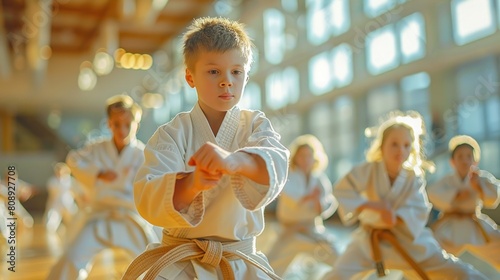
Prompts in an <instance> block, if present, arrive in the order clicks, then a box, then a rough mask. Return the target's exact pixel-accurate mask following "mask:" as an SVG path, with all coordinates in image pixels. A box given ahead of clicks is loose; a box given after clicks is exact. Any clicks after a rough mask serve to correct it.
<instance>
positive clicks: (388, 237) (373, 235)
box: [369, 228, 430, 280]
mask: <svg viewBox="0 0 500 280" xmlns="http://www.w3.org/2000/svg"><path fill="white" fill-rule="evenodd" d="M369 230H370V244H371V248H372V254H373V261H375V269H376V270H377V274H378V276H379V277H382V276H385V275H386V274H385V268H384V260H383V258H382V251H381V250H380V241H381V240H382V241H387V242H389V243H390V244H391V245H392V246H393V247H394V249H395V250H396V252H398V253H399V254H400V255H401V256H402V257H403V258H404V259H405V260H406V262H407V263H408V264H409V265H410V266H411V267H412V268H413V269H414V270H415V271H416V272H417V273H418V275H420V277H422V279H424V280H430V278H429V277H428V276H427V275H426V274H425V272H424V270H423V269H422V268H421V267H420V266H419V265H418V263H417V262H415V260H414V259H413V258H412V257H411V256H410V255H409V254H408V252H407V251H406V250H405V249H404V248H403V247H402V246H401V244H400V243H399V241H398V240H397V238H396V236H395V235H394V233H392V232H391V231H390V230H388V229H373V228H371V229H369Z"/></svg>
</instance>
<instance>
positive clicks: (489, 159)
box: [479, 141, 500, 209]
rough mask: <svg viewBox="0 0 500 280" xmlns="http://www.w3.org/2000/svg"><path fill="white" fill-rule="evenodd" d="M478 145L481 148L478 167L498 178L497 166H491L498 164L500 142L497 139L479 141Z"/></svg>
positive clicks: (499, 163) (499, 161) (499, 160)
mask: <svg viewBox="0 0 500 280" xmlns="http://www.w3.org/2000/svg"><path fill="white" fill-rule="evenodd" d="M479 145H480V147H481V150H482V153H481V161H480V164H479V167H480V168H481V169H485V170H487V171H489V172H491V173H493V175H495V176H496V177H497V178H498V176H500V173H499V171H498V168H493V167H494V166H495V167H496V166H499V165H500V143H498V141H484V142H480V143H479ZM485 151H488V152H485ZM497 209H498V208H497Z"/></svg>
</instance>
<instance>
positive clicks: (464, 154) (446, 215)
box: [427, 135, 500, 253]
mask: <svg viewBox="0 0 500 280" xmlns="http://www.w3.org/2000/svg"><path fill="white" fill-rule="evenodd" d="M449 150H450V152H451V158H450V164H451V166H452V167H453V169H454V170H455V172H454V173H452V174H449V175H447V176H445V177H444V178H442V179H441V180H439V181H437V182H436V183H434V184H432V185H430V186H429V188H428V190H427V192H428V194H429V200H430V201H431V202H432V204H433V205H434V207H435V208H436V209H438V210H439V211H440V212H441V215H440V218H439V219H438V220H437V221H436V222H435V223H434V224H433V225H432V229H433V230H434V236H436V239H437V240H438V241H439V243H441V245H442V246H443V248H445V249H446V250H447V251H450V252H454V253H458V252H459V251H460V249H461V247H462V246H463V245H466V244H473V245H484V244H486V243H488V242H498V241H500V230H499V229H498V226H497V224H496V223H495V222H494V221H493V220H492V219H491V218H490V217H488V216H487V215H485V214H483V213H481V209H482V208H483V207H485V208H492V209H494V208H496V207H497V206H498V204H499V202H500V182H499V181H498V180H497V179H496V178H495V177H494V176H493V175H492V174H490V173H489V172H487V171H485V170H479V169H478V168H477V165H478V164H479V160H480V156H481V150H480V148H479V144H478V143H477V142H476V140H474V139H473V138H472V137H470V136H467V135H459V136H455V137H453V138H452V139H451V140H450V142H449Z"/></svg>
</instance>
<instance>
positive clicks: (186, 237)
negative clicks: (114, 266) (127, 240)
mask: <svg viewBox="0 0 500 280" xmlns="http://www.w3.org/2000/svg"><path fill="white" fill-rule="evenodd" d="M184 59H185V65H186V75H185V78H186V81H187V83H188V84H189V86H191V87H193V88H196V91H197V95H198V102H197V104H196V105H195V106H194V108H193V109H192V110H191V111H190V112H187V113H180V114H178V115H177V116H176V117H175V118H174V119H173V120H172V121H170V122H169V123H167V124H165V125H163V126H161V127H160V128H159V129H158V130H157V131H156V133H155V134H154V135H153V136H152V137H151V139H150V140H149V142H148V144H147V145H146V148H145V151H144V153H145V162H144V164H143V166H142V167H141V168H140V170H139V172H138V174H137V177H136V181H135V184H134V195H135V203H136V206H137V209H138V210H139V213H140V214H141V215H142V216H143V217H144V218H145V219H146V220H148V221H149V222H151V223H152V224H154V225H157V226H160V227H163V228H164V231H163V240H162V245H161V246H159V247H157V248H155V249H152V250H150V251H147V252H146V253H145V254H143V255H141V256H139V257H138V258H137V259H136V260H135V261H134V262H133V263H132V264H131V265H130V266H129V268H128V271H127V272H126V274H125V276H124V278H123V279H136V278H137V277H138V276H139V275H140V274H142V273H143V272H144V271H146V270H148V269H149V271H148V273H147V274H146V276H145V278H144V279H195V278H196V279H222V278H224V279H269V278H272V279H278V277H277V276H276V275H275V274H274V272H273V270H272V269H271V267H270V266H269V264H268V262H267V260H266V257H265V256H264V255H263V254H262V253H260V252H256V250H255V237H256V236H258V235H259V234H260V233H261V232H262V231H263V229H264V207H265V206H266V205H268V204H269V203H270V202H271V201H272V200H273V199H275V198H276V196H277V195H278V193H279V192H280V191H281V189H282V187H283V185H284V183H285V181H286V176H287V167H288V157H289V152H288V150H287V149H286V148H285V147H284V146H283V145H282V144H281V143H280V142H279V139H280V136H279V135H278V134H277V133H276V132H275V131H274V130H273V128H272V126H271V123H270V122H269V120H268V119H267V118H266V117H265V116H264V114H263V113H262V112H259V111H249V110H241V109H239V108H238V107H237V106H235V105H236V104H237V103H238V101H239V100H240V98H241V94H242V93H243V90H244V88H245V85H246V83H247V81H248V71H249V70H250V64H251V62H252V43H251V41H250V38H249V37H248V35H247V34H246V33H245V31H244V29H243V26H242V25H241V24H239V23H237V22H234V21H230V20H227V19H223V18H200V19H197V20H195V21H194V22H193V24H192V25H191V27H190V28H189V30H188V31H187V33H186V34H185V36H184ZM150 267H151V268H150ZM156 277H158V278H156Z"/></svg>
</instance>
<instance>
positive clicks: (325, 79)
mask: <svg viewBox="0 0 500 280" xmlns="http://www.w3.org/2000/svg"><path fill="white" fill-rule="evenodd" d="M332 72H333V70H332V64H331V63H330V53H329V52H322V53H320V54H318V55H316V56H314V57H313V58H311V60H310V61H309V89H310V90H311V92H312V93H313V94H316V95H318V94H323V93H325V92H327V91H330V90H332V89H333V76H332Z"/></svg>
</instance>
